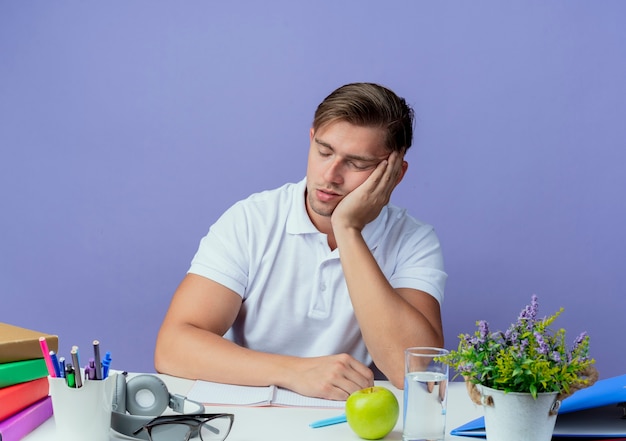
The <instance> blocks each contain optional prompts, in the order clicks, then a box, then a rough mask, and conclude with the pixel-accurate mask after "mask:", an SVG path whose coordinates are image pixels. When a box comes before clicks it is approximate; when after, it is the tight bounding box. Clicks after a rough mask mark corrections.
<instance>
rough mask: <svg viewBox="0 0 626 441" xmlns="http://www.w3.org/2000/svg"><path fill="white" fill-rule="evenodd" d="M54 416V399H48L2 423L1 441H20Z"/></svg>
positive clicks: (0, 422)
mask: <svg viewBox="0 0 626 441" xmlns="http://www.w3.org/2000/svg"><path fill="white" fill-rule="evenodd" d="M51 416H52V398H51V397H46V398H44V399H43V400H40V401H37V402H36V403H35V404H32V405H30V406H28V407H27V408H26V409H24V410H22V411H20V412H18V413H16V414H15V415H13V416H10V417H9V418H7V419H6V420H3V421H0V441H19V440H21V439H22V438H24V437H25V436H26V435H28V434H29V433H30V432H32V431H33V430H35V429H36V428H37V427H39V426H40V425H41V424H43V423H44V422H45V421H46V420H47V419H48V418H50V417H51Z"/></svg>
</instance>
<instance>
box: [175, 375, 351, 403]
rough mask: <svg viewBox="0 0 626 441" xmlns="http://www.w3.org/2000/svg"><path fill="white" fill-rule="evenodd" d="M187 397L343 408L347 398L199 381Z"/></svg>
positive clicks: (278, 388) (269, 387)
mask: <svg viewBox="0 0 626 441" xmlns="http://www.w3.org/2000/svg"><path fill="white" fill-rule="evenodd" d="M187 398H188V399H190V400H193V401H198V402H200V403H203V404H205V405H228V406H283V407H318V408H331V409H343V408H344V407H345V405H346V402H345V401H333V400H324V399H321V398H311V397H307V396H304V395H300V394H298V393H296V392H292V391H290V390H287V389H283V388H280V387H277V386H263V387H256V386H235V385H232V384H222V383H213V382H210V381H202V380H196V381H195V383H194V385H193V386H192V387H191V389H190V390H189V393H188V394H187Z"/></svg>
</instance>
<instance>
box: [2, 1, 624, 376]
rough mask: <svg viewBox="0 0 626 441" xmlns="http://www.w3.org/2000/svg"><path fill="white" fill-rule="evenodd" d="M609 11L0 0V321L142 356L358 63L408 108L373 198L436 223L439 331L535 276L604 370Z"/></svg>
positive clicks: (291, 171)
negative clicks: (232, 209)
mask: <svg viewBox="0 0 626 441" xmlns="http://www.w3.org/2000/svg"><path fill="white" fill-rule="evenodd" d="M624 17H626V2H623V1H619V0H614V1H611V0H606V1H600V2H589V1H577V0H555V1H550V2H545V1H543V0H525V1H507V2H503V1H499V0H498V1H495V0H494V1H480V2H466V1H448V2H436V1H417V0H396V1H389V2H383V1H343V2H336V1H327V0H325V1H315V2H294V1H273V2H253V1H248V2H246V1H232V2H209V1H198V0H188V1H184V2H174V1H145V0H134V1H121V0H113V1H107V2H70V1H54V2H51V1H35V0H33V1H0V149H1V150H0V197H1V199H0V210H1V211H0V296H1V302H0V321H4V322H9V323H13V324H16V325H20V326H25V327H29V328H34V329H38V330H41V331H45V332H50V333H56V334H58V335H59V337H60V345H61V353H62V354H63V353H64V352H66V353H67V355H69V350H70V347H71V346H72V345H74V344H77V345H79V346H81V347H87V346H88V345H89V344H90V343H91V341H92V340H93V339H99V340H100V341H101V343H102V347H103V349H105V350H111V351H112V352H113V357H114V360H113V367H114V368H117V369H125V370H132V371H153V369H154V367H153V363H152V356H153V349H154V341H155V337H156V333H157V330H158V328H159V325H160V322H161V320H162V318H163V316H164V314H165V311H166V309H167V307H168V304H169V301H170V298H171V295H172V293H173V292H174V290H175V289H176V286H177V285H178V283H179V282H180V280H181V279H182V277H183V276H184V274H185V272H186V270H187V268H188V266H189V262H190V260H191V258H192V256H193V254H194V253H195V250H196V247H197V245H198V242H199V240H200V238H201V237H202V236H203V235H204V234H205V233H206V231H207V230H208V228H209V226H210V225H211V224H212V223H213V222H214V221H215V220H216V219H217V217H218V216H219V215H220V214H221V213H222V212H223V211H224V210H225V209H226V208H227V207H228V206H230V205H231V204H232V203H234V202H235V201H237V200H239V199H241V198H243V197H246V196H247V195H248V194H250V193H252V192H256V191H259V190H263V189H269V188H274V187H277V186H279V185H281V184H282V183H284V182H287V181H292V182H293V181H297V180H299V179H301V178H302V177H303V176H304V174H305V170H306V155H307V149H308V130H309V127H310V124H311V120H312V117H313V111H314V109H315V107H316V106H317V104H318V103H319V102H320V101H321V100H322V99H323V98H324V97H325V96H326V95H327V94H328V93H330V91H332V90H333V89H335V88H336V87H338V86H340V85H342V84H344V83H348V82H353V81H374V82H379V83H382V84H384V85H387V86H389V87H391V88H392V89H394V90H395V91H396V92H397V93H398V94H400V95H402V96H404V97H406V98H407V100H408V101H409V102H410V103H411V104H412V105H413V106H414V107H415V110H416V113H417V116H418V121H417V126H416V142H415V146H414V147H413V149H412V150H411V151H410V152H409V154H408V155H407V159H408V161H409V164H410V165H409V172H408V174H407V176H406V177H405V179H404V181H403V182H402V183H401V185H400V186H399V187H398V189H397V191H396V193H395V194H394V199H393V202H394V203H396V204H397V205H401V206H406V207H407V208H408V209H409V211H410V212H411V213H412V214H413V215H414V216H416V217H418V218H419V219H422V220H424V221H427V222H429V223H432V224H433V225H434V226H435V227H436V229H437V232H438V234H439V236H440V239H441V242H442V245H443V249H444V252H445V259H446V269H447V272H448V273H449V281H448V285H447V291H446V299H445V303H444V312H443V315H444V326H445V332H446V346H447V347H449V348H455V347H456V344H457V341H458V340H457V336H458V335H459V334H460V333H462V332H473V331H474V329H475V322H476V320H480V319H485V320H487V321H488V322H489V323H490V325H491V328H492V329H494V330H495V329H497V328H503V327H506V326H508V324H509V323H510V322H512V321H513V320H515V319H516V317H517V315H518V313H519V311H520V310H521V309H522V308H523V307H524V306H525V305H526V304H527V303H528V301H529V300H530V296H531V295H532V294H537V295H538V296H539V301H540V314H544V315H549V314H551V313H553V312H554V311H556V310H557V309H558V308H560V307H561V306H563V307H564V308H565V312H564V314H563V315H562V316H561V318H559V319H558V321H557V322H556V326H557V327H564V328H566V329H567V335H568V339H569V340H570V341H573V340H574V338H575V337H576V336H577V335H578V333H580V332H581V331H585V330H586V331H588V332H589V334H590V335H591V339H592V340H591V341H592V353H593V356H594V357H595V358H596V359H597V367H598V369H599V370H600V373H601V376H602V377H608V376H613V375H618V374H622V373H624V372H626V362H625V361H624V360H626V358H625V354H626V339H625V338H624V332H623V323H624V315H625V313H626V300H625V294H626V292H625V288H624V286H625V285H626V284H625V281H626V276H625V273H626V271H625V269H624V265H625V263H626V234H625V232H624V228H625V226H626V202H625V199H626V198H625V195H624V193H625V189H626V148H625V147H626V124H625V121H626V81H625V80H626V26H624ZM285 277H289V275H288V274H285ZM278 319H279V318H277V320H278ZM338 338H340V336H338Z"/></svg>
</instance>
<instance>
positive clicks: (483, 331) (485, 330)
mask: <svg viewBox="0 0 626 441" xmlns="http://www.w3.org/2000/svg"><path fill="white" fill-rule="evenodd" d="M478 332H479V337H478V341H479V342H480V343H485V342H486V341H487V337H488V336H489V324H488V323H487V322H486V321H485V320H481V321H479V322H478Z"/></svg>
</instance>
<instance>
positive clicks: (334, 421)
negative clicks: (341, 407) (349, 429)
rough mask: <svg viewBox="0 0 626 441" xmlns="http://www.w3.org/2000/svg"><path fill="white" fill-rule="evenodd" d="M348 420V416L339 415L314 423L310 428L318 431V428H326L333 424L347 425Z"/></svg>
mask: <svg viewBox="0 0 626 441" xmlns="http://www.w3.org/2000/svg"><path fill="white" fill-rule="evenodd" d="M346 421H347V420H346V415H345V414H343V415H337V416H336V417H331V418H326V419H323V420H319V421H314V422H312V423H311V424H309V427H312V428H313V429H317V428H318V427H326V426H330V425H332V424H340V423H345V422H346Z"/></svg>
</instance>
